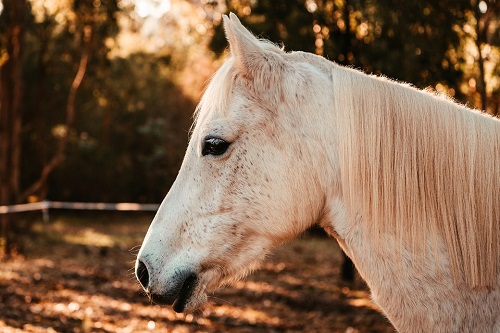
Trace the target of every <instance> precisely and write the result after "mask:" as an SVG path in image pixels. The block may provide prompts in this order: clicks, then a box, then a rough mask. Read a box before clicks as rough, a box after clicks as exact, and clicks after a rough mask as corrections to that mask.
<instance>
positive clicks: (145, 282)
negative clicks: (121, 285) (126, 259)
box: [135, 260, 149, 290]
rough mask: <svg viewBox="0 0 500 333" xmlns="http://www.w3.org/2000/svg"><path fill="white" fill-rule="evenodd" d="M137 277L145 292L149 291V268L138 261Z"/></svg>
mask: <svg viewBox="0 0 500 333" xmlns="http://www.w3.org/2000/svg"><path fill="white" fill-rule="evenodd" d="M135 276H136V277H137V280H139V282H140V283H141V285H142V287H143V288H144V290H146V289H148V286H149V273H148V268H147V267H146V265H145V264H144V263H143V262H142V261H140V260H139V261H138V263H137V267H136V269H135Z"/></svg>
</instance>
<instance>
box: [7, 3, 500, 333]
mask: <svg viewBox="0 0 500 333" xmlns="http://www.w3.org/2000/svg"><path fill="white" fill-rule="evenodd" d="M228 12H234V13H236V14H237V15H238V16H239V17H240V18H241V20H242V22H243V23H244V25H246V26H247V27H248V28H250V29H251V30H252V31H253V32H254V33H255V34H256V35H258V36H259V37H262V38H267V39H270V40H271V41H273V42H275V43H277V44H280V45H283V46H284V48H285V50H287V51H291V50H302V51H308V52H313V53H316V54H319V55H322V56H324V57H326V58H328V59H330V60H332V61H335V62H337V63H340V64H342V65H348V66H354V67H356V68H360V69H362V70H363V71H365V72H368V73H375V74H383V75H386V76H388V77H390V78H394V79H397V80H401V81H406V82H410V83H412V84H413V85H415V86H417V87H419V88H423V89H429V90H432V91H437V92H441V93H444V94H447V95H449V96H451V97H453V98H454V99H456V100H458V101H459V102H461V103H464V104H467V105H468V106H470V107H473V108H478V109H482V110H485V112H487V113H490V114H492V115H496V116H498V114H499V113H500V29H499V24H500V1H498V0H480V1H479V0H437V1H417V0H412V1H409V0H246V1H232V0H226V1H225V0H3V1H0V206H2V205H11V204H18V203H27V202H38V201H41V200H59V201H84V202H85V201H87V202H88V201H91V202H123V201H126V202H138V203H159V202H160V201H161V200H162V199H163V197H164V196H165V194H166V193H167V191H168V189H169V187H170V185H171V184H172V182H173V180H174V179H175V176H176V174H177V171H178V168H179V166H180V163H181V161H182V157H183V155H184V151H185V148H186V145H187V140H188V134H189V133H188V132H189V128H190V125H191V122H192V117H191V116H192V113H193V111H194V108H195V106H196V103H197V101H198V100H199V99H200V97H201V95H202V93H203V89H204V87H205V85H206V84H207V82H208V80H209V79H210V77H211V75H212V74H213V73H214V71H215V70H216V69H217V68H218V67H219V66H220V64H221V63H222V61H223V60H224V59H225V58H226V57H227V54H228V50H227V43H226V41H225V37H224V34H223V29H222V25H221V21H222V14H224V13H228ZM128 218H130V217H127V218H124V217H123V216H119V218H116V216H114V217H110V216H109V215H107V216H102V215H100V216H98V217H96V216H95V215H92V214H87V215H85V214H83V215H82V214H79V216H78V218H77V219H76V220H75V216H70V217H68V216H65V217H64V218H58V217H57V216H56V218H55V222H53V223H52V224H50V225H46V224H42V226H41V227H40V226H38V227H37V224H36V223H37V221H39V220H40V218H39V216H38V215H36V216H35V215H29V214H28V215H26V214H24V215H23V214H16V215H0V220H1V221H2V223H1V225H2V241H1V242H0V243H1V245H2V247H3V248H4V250H3V253H9V252H11V250H12V249H15V248H16V246H15V245H12V246H11V244H9V242H10V241H9V242H7V241H6V239H7V237H6V235H11V236H12V237H11V238H10V239H11V240H14V241H13V242H12V244H14V243H16V242H15V240H17V239H18V238H21V236H26V235H27V234H29V233H28V230H29V231H30V232H34V233H35V235H36V236H37V237H33V236H30V237H29V242H31V243H30V244H35V245H26V244H25V245H23V246H21V247H19V246H17V248H18V249H17V251H18V252H20V253H25V254H26V253H27V254H30V253H31V255H33V252H36V251H38V250H37V249H36V247H37V246H44V245H46V244H57V245H58V246H63V245H64V246H66V245H67V244H69V243H71V244H79V246H83V250H82V251H83V256H84V257H85V254H86V253H87V254H88V253H90V254H92V255H94V254H95V253H94V252H92V251H94V250H93V249H96V248H97V249H99V251H98V252H96V253H97V254H98V255H104V256H108V252H107V251H108V250H109V249H111V250H112V249H115V248H116V249H117V251H122V250H123V248H126V247H127V246H129V245H130V246H133V245H137V244H140V241H141V236H140V235H143V232H145V230H146V228H147V225H148V224H149V221H150V218H151V216H149V215H146V216H144V215H141V216H140V217H139V218H138V220H134V221H131V220H128ZM117 220H121V221H122V223H120V222H119V221H117ZM96 221H97V222H99V223H97V222H96ZM103 221H106V222H103ZM109 221H111V222H109ZM101 222H102V223H104V224H106V223H108V224H107V225H108V226H109V225H110V226H111V229H109V228H108V229H106V230H101V229H99V228H100V227H99V225H100V223H101ZM96 223H97V224H96ZM127 223H128V224H127ZM75 225H77V226H80V227H81V228H80V229H78V230H76V229H74V226H75ZM89 225H90V226H89ZM136 225H140V228H139V229H140V230H139V231H137V230H136V229H135V226H136ZM124 226H125V227H124ZM123 228H125V229H123ZM33 230H34V231H33ZM47 230H49V234H47V232H48V231H47ZM89 230H91V231H92V232H94V233H92V232H91V233H90V234H88V233H87V232H88V231H89ZM99 230H100V231H99ZM117 230H118V231H117ZM41 233H43V235H44V236H43V237H42V236H41ZM68 233H74V234H75V235H80V236H81V237H80V238H78V237H77V239H76V240H75V239H68V238H67V234H68ZM135 233H137V235H138V236H137V237H136V238H134V239H129V238H126V240H125V241H124V240H123V239H122V238H120V237H121V236H119V237H118V236H117V235H122V236H123V235H127V234H133V235H135ZM47 235H48V236H47ZM85 235H87V236H85ZM89 235H90V236H89ZM98 235H101V236H102V237H104V238H99V237H98ZM44 237H45V238H44ZM47 237H48V238H47ZM106 237H107V238H106ZM117 237H118V238H117ZM123 237H125V236H123ZM127 237H128V236H127ZM40 239H45V240H46V239H49V241H46V242H45V243H36V241H35V240H40ZM103 239H104V240H103ZM33 242H35V243H33ZM96 242H97V243H96ZM131 244H133V245H131ZM30 246H31V247H30ZM293 246H295V245H292V247H291V248H290V249H289V250H290V251H292V253H295V252H293V251H295V250H297V249H296V248H294V247H293ZM103 248H104V249H108V250H105V251H104V254H102V253H101V250H102V249H103ZM298 248H299V250H297V251H299V252H300V253H301V251H302V250H301V249H300V246H298ZM89 249H90V250H89ZM294 249H295V250H294ZM30 251H32V252H30ZM68 251H69V253H71V251H77V250H74V249H73V250H69V249H68ZM78 251H80V250H78ZM78 251H77V252H78ZM85 251H87V252H85ZM89 251H90V252H89ZM336 251H337V252H335V253H337V254H332V256H337V255H340V254H339V253H340V252H338V250H336ZM51 253H52V252H51ZM52 254H54V253H52ZM47 256H49V254H47ZM284 256H285V257H294V255H284ZM129 259H130V258H129ZM131 260H132V261H133V259H131ZM338 261H339V264H338V265H340V261H341V257H339V259H338ZM280 263H283V262H281V261H279V260H278V261H277V262H276V263H275V264H276V265H279V264H280ZM11 264H12V265H15V264H16V263H15V262H11ZM31 264H33V263H31ZM27 265H28V266H29V265H30V263H27ZM89 265H90V264H89ZM338 265H337V266H338ZM49 266H50V265H49ZM129 266H131V265H129ZM13 267H14V266H12V267H11V268H9V269H10V270H9V272H11V273H12V272H20V271H22V270H26V269H27V268H26V267H24V268H19V267H18V270H17V271H16V268H13ZM106 267H107V266H106ZM335 267H336V266H335V265H333V266H332V268H331V269H332V270H335V269H336V268H335ZM108 268H109V267H108ZM5 269H7V268H5V267H4V271H3V272H4V275H3V278H4V280H1V278H2V275H0V287H1V286H4V287H5V288H7V287H6V286H7V285H8V282H6V281H12V279H13V277H12V276H10V275H8V274H7V273H5V272H6V271H5ZM109 269H111V270H113V269H112V268H109ZM269 269H270V271H273V272H274V271H276V266H272V267H270V268H269ZM49 271H51V270H50V269H47V271H46V272H45V273H46V274H49ZM276 272H277V273H280V274H281V272H282V270H279V269H278V270H277V271H276ZM35 273H36V272H35ZM35 273H33V274H35ZM80 273H81V272H80ZM80 273H78V274H77V273H75V274H77V275H78V276H80V277H82V279H84V278H88V277H89V276H90V277H95V276H96V272H95V271H93V272H90V273H88V272H87V273H88V274H87V273H85V272H84V273H81V274H80ZM334 273H335V272H334ZM337 273H338V271H337ZM337 273H335V274H337ZM33 274H30V275H29V276H30V277H29V278H28V280H27V282H26V281H25V282H26V283H28V285H29V284H30V283H32V282H33V283H34V282H36V281H40V279H42V278H40V276H42V275H43V274H42V273H41V271H38V273H37V274H39V275H33ZM40 274H41V275H40ZM9 276H10V277H9ZM20 276H22V274H21V275H20ZM33 276H35V277H38V280H37V279H36V278H34V277H33ZM47 276H48V275H47ZM115 278H116V279H117V277H116V276H112V278H111V280H112V281H114V280H113V279H115ZM33 279H34V280H33ZM272 279H274V278H272ZM42 280H43V279H42ZM1 281H4V284H3V285H2V284H1ZM45 287H46V288H48V290H53V289H54V286H52V287H51V286H45ZM339 288H340V289H338V290H337V291H339V290H340V291H341V292H340V295H342V290H344V292H345V289H342V288H343V287H339ZM345 288H348V291H349V290H350V289H349V288H350V287H345ZM359 288H360V290H362V289H363V287H359ZM82 289H85V288H83V287H82ZM118 289H119V288H118ZM1 290H2V289H0V291H1ZM42 290H43V289H42ZM134 290H135V292H136V293H137V292H138V289H134ZM3 291H4V295H7V296H4V298H3V299H0V301H1V302H0V306H1V305H2V304H3V305H5V304H7V303H9V302H10V303H12V302H13V299H11V298H9V297H14V299H15V297H17V296H15V295H18V296H19V295H20V296H19V297H20V298H19V302H21V303H19V304H21V305H19V304H18V305H19V306H20V307H21V308H22V307H23V306H25V307H26V309H31V310H30V311H31V312H30V313H33V311H34V310H33V309H32V306H33V297H32V295H31V296H30V295H28V296H29V297H30V299H27V298H26V297H28V296H27V295H26V294H23V293H22V292H19V293H16V292H9V291H8V290H7V289H4V290H3ZM305 292H307V290H306V291H305ZM317 292H318V295H321V294H322V289H318V290H317ZM360 292H362V291H360ZM42 293H43V292H42ZM235 294H236V292H235ZM344 294H345V295H349V294H348V292H345V293H344ZM9 295H10V296H9ZM13 295H14V296H13ZM134 295H135V294H134ZM238 295H240V294H238ZM136 296H137V295H136ZM351 296H352V295H351ZM0 297H1V293H0ZM131 297H132V296H131ZM133 297H135V296H133ZM141 297H142V296H141ZM297 297H299V296H297ZM318 297H319V296H318ZM346 297H347V296H346ZM353 297H354V296H353ZM360 297H361V296H360ZM362 297H365V298H366V299H368V297H367V295H364V296H362ZM362 297H361V298H362ZM27 300H29V301H30V302H27ZM265 300H266V299H264V300H263V301H262V300H259V302H260V301H262V302H264V301H265ZM267 300H268V301H269V299H267ZM273 300H275V299H273V298H271V300H270V301H273ZM43 302H45V301H43ZM43 302H42V300H40V302H39V303H43ZM70 302H76V301H74V299H70V300H68V301H67V302H66V303H64V304H66V305H67V304H69V303H70ZM138 302H141V301H138ZM146 303H147V302H146ZM264 303H265V302H264ZM358 303H359V302H358ZM361 303H362V302H361ZM361 303H359V304H361ZM14 304H17V303H16V302H14ZM22 304H24V305H22ZM58 304H59V303H58ZM61 304H63V303H61ZM75 304H79V303H78V302H77V303H75ZM259 304H260V303H259ZM266 304H268V303H266ZM287 304H288V303H287ZM219 305H220V306H221V307H223V306H224V303H222V304H219ZM226 305H227V304H226ZM73 308H74V309H76V305H75V306H73ZM89 308H90V309H92V307H89ZM65 309H66V308H65ZM82 309H83V308H80V307H78V309H76V310H74V311H76V312H78V311H80V310H82ZM12 311H14V310H12ZM54 311H55V310H54ZM35 312H36V311H35ZM0 313H1V311H0ZM4 313H6V312H4ZM85 313H87V312H84V314H83V315H79V316H80V317H81V318H80V317H78V318H79V319H78V320H79V321H78V322H77V323H76V324H75V325H73V326H61V327H62V328H60V331H99V329H98V326H96V325H95V321H91V322H92V323H94V324H92V325H93V326H92V325H91V324H89V325H91V326H88V327H90V328H89V330H86V328H85V327H87V326H85V325H87V324H85V323H86V322H85V320H86V319H85V318H87V317H85V316H90V318H93V317H92V316H95V314H96V313H98V312H91V313H90V314H88V313H87V314H85ZM92 313H94V314H92ZM25 315H26V314H14V315H13V317H8V318H10V319H8V320H7V319H5V318H4V320H3V321H2V315H1V314H0V324H1V323H2V322H8V321H9V320H11V322H13V323H17V326H19V327H20V328H19V327H18V328H19V329H23V330H28V329H27V328H26V327H25V326H23V325H25V323H24V324H22V321H23V318H24V317H23V316H25ZM16 316H18V317H19V318H21V319H19V321H18V322H16V320H15V319H12V318H17V317H16ZM60 316H62V315H59V317H58V315H54V318H60ZM82 316H83V317H82ZM214 316H215V315H214ZM30 318H31V317H30ZM38 318H45V317H43V316H42V317H38ZM175 318H177V317H175ZM218 318H219V317H218ZM311 318H312V317H311ZM381 318H382V317H381ZM149 319H150V320H147V318H146V319H144V322H145V323H147V324H148V325H150V326H147V327H145V329H146V330H147V329H148V327H149V328H151V325H153V324H154V323H155V321H154V320H153V319H151V318H149ZM185 319H186V318H184V319H182V318H180V319H179V318H177V319H175V320H181V321H182V320H185ZM219 319H220V318H219ZM33 320H35V319H33V318H32V319H31V321H33ZM54 320H56V319H54ZM75 320H76V319H75ZM192 320H193V319H192V318H191V321H192ZM200 320H201V319H200ZM377 320H378V319H377ZM380 320H381V321H384V319H383V318H382V319H380ZM25 321H26V320H25ZM42 321H43V320H42ZM278 321H279V320H278ZM58 322H60V320H59V321H58ZM150 322H153V324H150ZM384 322H385V321H384ZM84 324H85V325H84ZM330 324H331V323H330ZM12 325H14V324H12ZM61 325H62V324H61ZM342 325H344V324H341V326H342ZM14 326H15V325H14ZM14 326H12V327H14ZM49 326H50V327H57V325H56V326H54V324H53V323H52V322H51V323H50V324H47V325H46V326H44V327H45V329H47V327H49ZM271 326H272V325H271ZM0 327H1V325H0ZM69 327H71V328H69ZM134 327H135V326H134ZM189 327H191V326H189ZM272 327H274V326H272ZM343 327H345V325H344V326H343ZM363 327H364V326H363ZM389 327H390V326H389ZM153 328H154V325H153ZM135 329H137V327H135V328H134V330H133V331H135ZM353 329H354V328H353ZM389 329H390V328H389ZM287 330H288V331H290V330H291V331H293V329H291V328H288V329H284V330H281V331H287ZM13 331H15V330H14V329H13ZM33 331H36V329H33ZM42 331H43V330H42ZM101 331H102V330H101ZM108 331H117V328H116V327H115V329H110V330H108ZM188 331H190V332H191V331H192V332H195V331H196V330H191V328H189V329H188ZM222 331H224V330H222ZM249 331H252V332H253V331H257V330H255V328H254V329H249ZM262 331H266V332H267V331H270V330H267V329H266V330H262ZM278 331H280V330H278ZM297 331H304V329H300V328H297ZM316 331H321V330H316ZM330 331H332V332H333V331H334V330H330ZM354 331H356V329H354ZM354 331H353V332H354ZM361 331H363V330H361ZM368 331H377V330H376V329H373V330H372V329H369V330H368ZM381 331H383V330H381Z"/></svg>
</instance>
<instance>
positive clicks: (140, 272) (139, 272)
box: [135, 259, 198, 312]
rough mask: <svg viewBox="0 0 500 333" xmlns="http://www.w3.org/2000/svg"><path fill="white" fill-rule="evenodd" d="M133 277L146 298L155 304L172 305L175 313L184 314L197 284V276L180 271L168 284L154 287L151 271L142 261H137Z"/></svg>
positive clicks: (188, 271)
mask: <svg viewBox="0 0 500 333" xmlns="http://www.w3.org/2000/svg"><path fill="white" fill-rule="evenodd" d="M135 275H136V277H137V280H139V283H140V284H141V286H142V288H143V289H144V291H145V292H146V294H147V296H148V297H149V298H150V299H151V300H152V301H153V302H154V303H157V304H163V305H173V309H174V311H175V312H184V310H186V306H187V305H188V303H189V301H190V299H191V298H192V296H193V293H194V290H195V288H196V286H197V284H198V274H197V273H196V272H194V271H193V270H188V269H186V270H180V271H176V272H175V274H174V275H173V276H172V277H171V278H170V279H168V281H167V282H168V283H166V284H163V286H160V284H157V285H155V283H154V280H153V279H151V269H149V268H148V264H147V263H146V262H145V261H143V260H139V259H138V260H137V262H136V267H135Z"/></svg>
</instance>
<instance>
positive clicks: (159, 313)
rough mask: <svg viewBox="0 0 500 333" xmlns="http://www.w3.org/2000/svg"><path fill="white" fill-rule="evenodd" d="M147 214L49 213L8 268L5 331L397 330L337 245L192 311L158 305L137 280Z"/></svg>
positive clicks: (304, 245) (1, 300)
mask: <svg viewBox="0 0 500 333" xmlns="http://www.w3.org/2000/svg"><path fill="white" fill-rule="evenodd" d="M150 221H151V216H148V215H139V216H138V215H133V214H129V215H121V216H120V217H119V218H117V216H116V215H113V216H111V215H110V214H107V215H102V214H101V215H95V214H92V215H88V214H86V215H85V216H83V217H82V216H81V214H80V215H79V216H78V217H76V216H75V215H72V216H69V215H67V214H66V215H63V214H61V215H57V216H51V221H50V222H48V223H42V222H38V223H36V224H35V226H34V232H33V234H32V235H30V236H29V237H27V240H25V242H24V244H25V245H24V246H23V250H22V254H17V255H14V256H13V257H12V258H11V259H9V260H4V261H2V262H0V332H5V333H8V332H116V333H126V332H168V333H195V332H196V333H201V332H235V333H243V332H249V333H250V332H252V333H253V332H256V333H261V332H262V333H263V332H290V333H291V332H297V333H298V332H351V333H354V332H394V329H393V328H392V326H391V325H390V324H389V322H388V321H387V319H385V318H384V317H383V315H381V314H380V312H378V311H377V309H376V307H375V306H374V305H373V303H372V302H371V301H370V299H369V294H368V292H367V288H366V286H365V285H364V283H363V282H362V281H361V279H360V278H359V277H357V278H356V282H354V283H345V282H342V281H340V265H341V261H342V255H341V252H340V249H339V248H338V246H337V244H336V242H335V241H334V240H333V239H328V238H325V237H318V236H311V235H308V236H303V237H301V238H299V239H297V240H294V241H292V242H290V243H288V244H285V245H283V246H282V247H280V248H279V249H277V250H276V251H275V253H274V255H273V256H271V257H270V258H268V259H267V260H266V261H265V263H264V264H263V266H262V268H261V270H259V271H257V272H254V273H253V274H252V275H251V276H249V277H248V278H247V279H245V280H244V281H242V282H238V283H236V284H235V285H234V286H232V287H228V288H226V289H224V290H221V291H219V292H217V293H216V294H214V295H213V296H212V297H211V298H210V302H209V304H208V305H207V306H206V307H205V308H204V309H202V310H200V311H197V312H196V313H193V314H176V313H175V312H173V311H172V309H171V308H169V307H166V306H159V305H155V304H152V303H151V302H150V301H149V300H148V299H147V297H146V296H145V295H144V294H143V293H142V292H141V288H140V286H139V284H138V282H137V281H136V280H135V278H134V276H133V264H134V257H135V254H136V253H137V250H138V245H140V243H141V241H142V238H143V237H144V234H145V232H146V230H147V227H148V225H149V223H150Z"/></svg>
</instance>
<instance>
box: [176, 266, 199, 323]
mask: <svg viewBox="0 0 500 333" xmlns="http://www.w3.org/2000/svg"><path fill="white" fill-rule="evenodd" d="M197 282H198V278H197V277H196V275H194V274H192V275H190V276H188V278H187V279H186V280H185V281H184V283H183V284H182V287H181V290H180V291H179V294H178V296H177V299H176V300H175V301H174V304H173V309H174V311H175V312H178V313H179V312H184V310H185V309H186V304H187V303H188V301H189V299H190V298H191V296H193V291H194V289H195V288H196V284H197Z"/></svg>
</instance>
